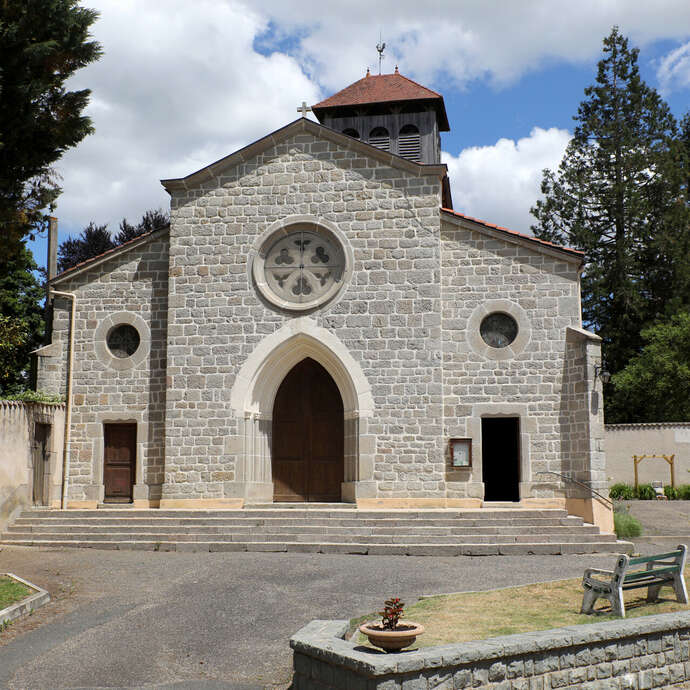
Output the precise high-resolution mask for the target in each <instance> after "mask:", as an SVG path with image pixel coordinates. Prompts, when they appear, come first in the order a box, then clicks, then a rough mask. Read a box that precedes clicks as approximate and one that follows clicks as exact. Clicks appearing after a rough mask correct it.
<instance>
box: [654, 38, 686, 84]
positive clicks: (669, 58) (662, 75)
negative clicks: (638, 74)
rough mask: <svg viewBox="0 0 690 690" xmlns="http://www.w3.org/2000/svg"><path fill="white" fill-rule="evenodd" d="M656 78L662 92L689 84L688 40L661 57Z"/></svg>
mask: <svg viewBox="0 0 690 690" xmlns="http://www.w3.org/2000/svg"><path fill="white" fill-rule="evenodd" d="M657 78H658V79H659V85H660V87H661V91H662V93H670V92H671V91H674V90H676V89H679V88H685V87H688V86H690V42H688V43H686V44H685V45H682V46H680V48H676V49H675V50H672V51H671V52H670V53H668V54H667V55H666V56H664V57H663V58H662V59H661V61H660V64H659V69H658V70H657Z"/></svg>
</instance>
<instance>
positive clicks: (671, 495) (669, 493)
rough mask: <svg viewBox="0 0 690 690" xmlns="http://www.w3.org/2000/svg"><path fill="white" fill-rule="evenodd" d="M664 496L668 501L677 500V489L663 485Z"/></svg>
mask: <svg viewBox="0 0 690 690" xmlns="http://www.w3.org/2000/svg"><path fill="white" fill-rule="evenodd" d="M664 496H666V498H668V500H669V501H677V500H678V489H674V488H673V487H672V486H665V487H664Z"/></svg>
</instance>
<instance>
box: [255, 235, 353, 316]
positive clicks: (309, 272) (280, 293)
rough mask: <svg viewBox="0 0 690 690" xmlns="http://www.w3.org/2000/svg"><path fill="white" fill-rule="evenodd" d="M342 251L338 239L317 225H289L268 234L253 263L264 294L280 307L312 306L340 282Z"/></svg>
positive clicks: (320, 301)
mask: <svg viewBox="0 0 690 690" xmlns="http://www.w3.org/2000/svg"><path fill="white" fill-rule="evenodd" d="M345 269H346V256H345V251H344V250H343V247H342V245H341V243H340V242H339V240H338V238H337V237H336V236H335V235H334V234H332V233H331V232H329V231H327V230H326V229H324V228H321V227H318V226H311V227H306V228H305V227H300V226H292V227H288V228H282V229H281V230H279V231H278V232H277V233H272V234H271V235H270V236H269V237H268V239H267V240H266V241H265V243H264V245H263V246H262V247H261V249H260V251H259V253H258V255H257V257H256V259H255V261H254V264H253V273H254V280H255V281H256V284H257V286H258V287H259V290H260V291H261V292H262V294H263V295H264V297H266V299H268V300H269V301H270V302H272V303H273V304H276V305H278V306H280V307H283V308H284V309H293V310H298V311H301V310H306V309H312V308H314V307H316V306H318V305H320V304H323V303H324V302H326V301H328V300H329V299H331V297H333V296H334V295H335V294H336V293H337V292H338V291H339V290H340V288H341V287H342V285H343V282H344V281H343V275H344V273H345Z"/></svg>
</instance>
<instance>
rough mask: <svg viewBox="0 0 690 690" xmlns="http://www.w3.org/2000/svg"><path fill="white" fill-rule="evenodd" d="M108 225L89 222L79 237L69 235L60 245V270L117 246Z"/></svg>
mask: <svg viewBox="0 0 690 690" xmlns="http://www.w3.org/2000/svg"><path fill="white" fill-rule="evenodd" d="M116 246H117V245H116V243H115V242H114V241H113V238H112V237H111V236H110V232H108V226H107V225H96V224H95V223H94V222H93V221H92V222H91V223H89V224H88V225H87V226H86V227H85V228H84V229H83V230H82V232H81V234H80V235H79V236H78V237H69V238H68V239H66V240H65V241H64V242H62V243H61V244H60V246H59V247H58V272H62V271H66V270H67V269H68V268H72V266H76V265H77V264H80V263H81V262H82V261H86V260H87V259H91V258H92V257H94V256H98V255H99V254H102V253H103V252H107V251H108V250H109V249H112V248H113V247H116Z"/></svg>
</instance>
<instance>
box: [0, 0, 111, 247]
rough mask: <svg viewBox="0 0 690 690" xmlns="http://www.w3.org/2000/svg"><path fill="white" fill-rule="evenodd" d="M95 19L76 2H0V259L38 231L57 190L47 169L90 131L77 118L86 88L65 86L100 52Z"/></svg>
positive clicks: (83, 119)
mask: <svg viewBox="0 0 690 690" xmlns="http://www.w3.org/2000/svg"><path fill="white" fill-rule="evenodd" d="M97 16H98V14H97V12H95V11H94V10H90V9H86V8H83V7H80V6H79V5H78V2H77V0H2V1H1V2H0V94H1V97H0V142H1V145H0V232H1V233H2V237H3V239H4V242H3V243H2V245H0V254H2V255H6V254H8V253H13V252H18V253H21V252H20V250H19V247H18V245H19V243H20V242H21V240H22V239H23V238H24V237H26V236H27V235H28V236H30V237H33V236H34V234H35V233H36V232H37V231H40V230H42V229H44V227H45V226H46V224H47V215H46V212H47V210H49V209H52V207H53V204H54V201H55V199H56V198H57V196H58V195H59V193H60V191H61V190H60V187H59V185H58V176H57V174H56V173H55V171H54V170H53V168H52V167H51V166H52V165H53V164H54V163H55V162H56V161H57V160H58V159H59V158H60V157H61V156H62V154H63V153H64V152H65V151H66V150H67V149H69V148H71V147H73V146H75V145H76V144H78V143H79V142H80V141H81V140H82V139H83V138H84V137H85V136H86V135H87V134H90V133H91V132H92V131H93V128H92V126H91V121H90V119H89V118H88V117H86V116H84V115H82V111H83V110H84V108H85V107H86V105H87V102H88V100H89V93H90V92H89V90H88V89H83V90H80V91H67V89H66V88H65V86H64V84H65V81H66V80H67V79H68V78H69V77H70V76H72V75H73V74H74V73H75V72H76V70H78V69H79V68H81V67H84V66H85V65H88V64H89V63H91V62H93V61H94V60H97V59H98V57H99V56H100V54H101V50H100V46H99V45H98V43H96V42H94V41H91V40H89V28H90V26H91V25H92V24H93V22H94V21H95V20H96V17H97Z"/></svg>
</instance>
